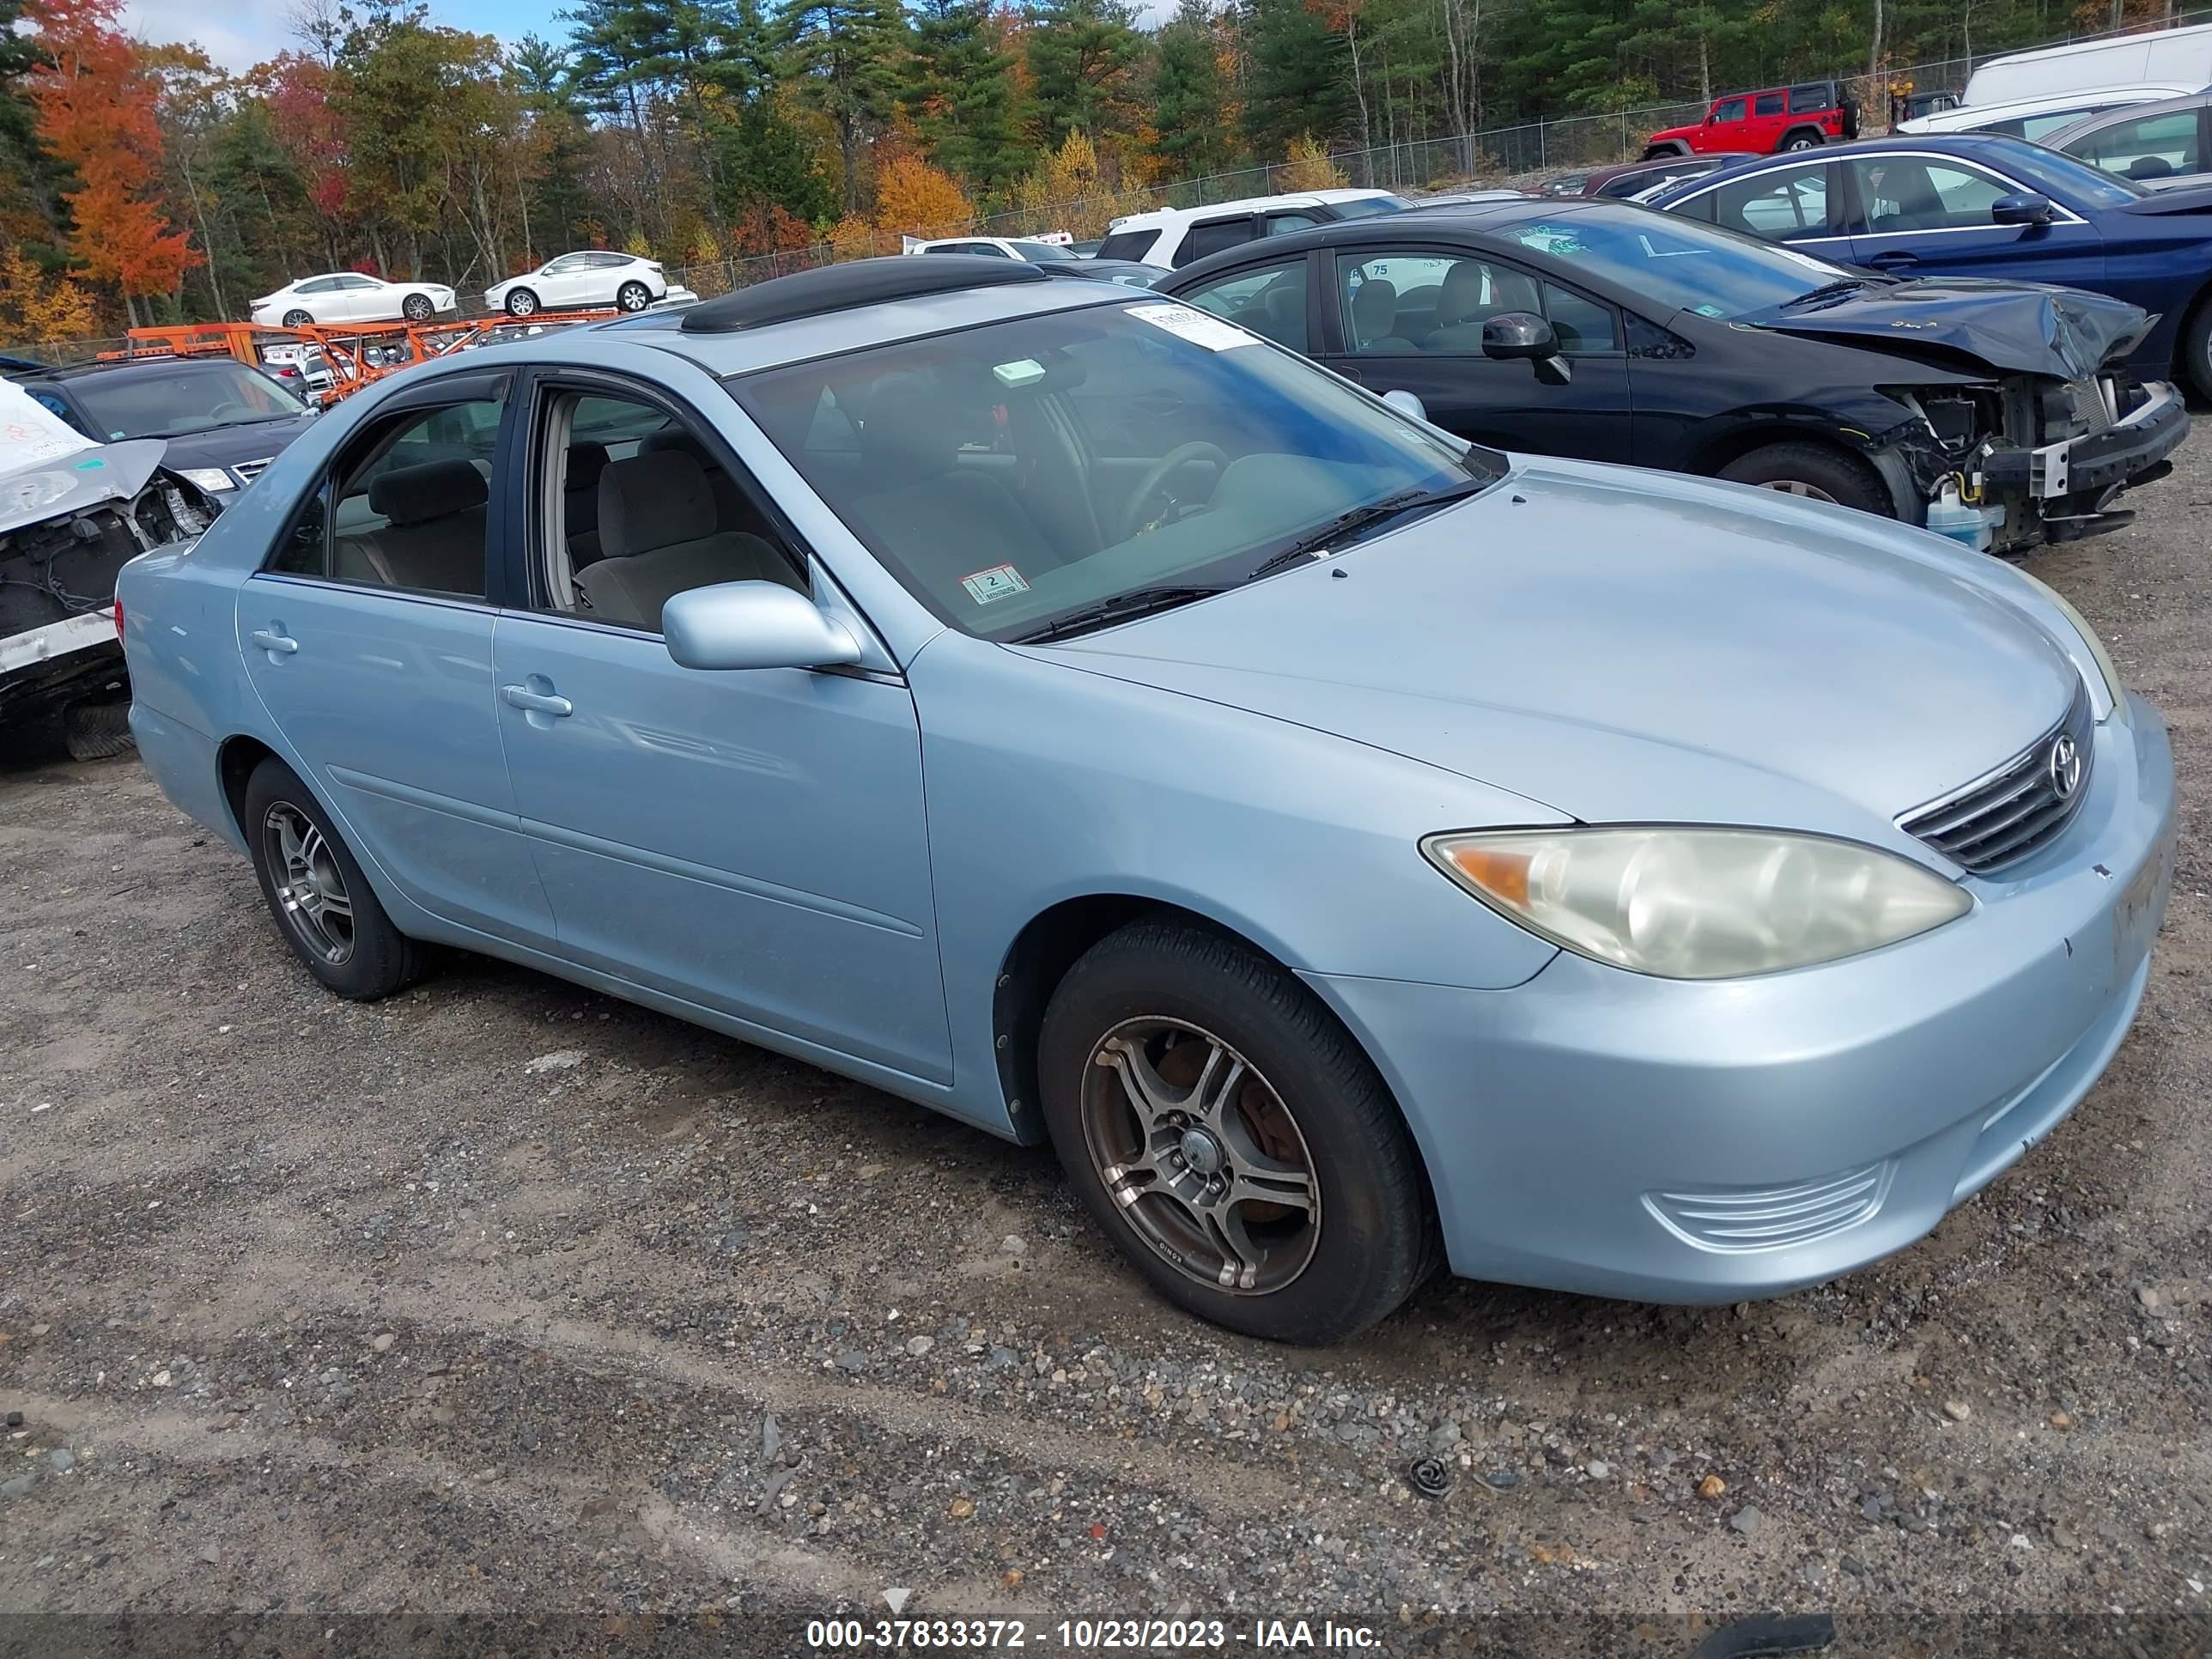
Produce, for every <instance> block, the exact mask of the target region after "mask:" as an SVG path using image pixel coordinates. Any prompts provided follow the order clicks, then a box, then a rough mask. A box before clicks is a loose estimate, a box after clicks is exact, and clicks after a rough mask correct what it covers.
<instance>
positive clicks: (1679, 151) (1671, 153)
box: [1644, 144, 1690, 161]
mask: <svg viewBox="0 0 2212 1659" xmlns="http://www.w3.org/2000/svg"><path fill="white" fill-rule="evenodd" d="M1689 153H1690V152H1689V151H1687V150H1686V149H1683V148H1682V147H1681V146H1680V144H1648V145H1646V146H1645V147H1644V160H1645V161H1672V160H1673V159H1674V157H1675V156H1677V155H1688V154H1689Z"/></svg>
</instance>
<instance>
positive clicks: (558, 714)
mask: <svg viewBox="0 0 2212 1659" xmlns="http://www.w3.org/2000/svg"><path fill="white" fill-rule="evenodd" d="M499 695H500V697H501V700H502V701H503V702H506V704H507V707H508V708H520V709H521V710H522V711H523V712H524V713H525V714H550V715H552V716H553V717H554V718H555V719H556V720H562V719H565V718H566V717H567V716H568V715H570V714H574V713H575V712H576V705H575V704H574V703H573V702H569V701H568V698H566V697H556V696H553V695H552V694H551V693H550V692H547V691H532V690H531V689H530V688H529V687H528V686H526V685H502V686H501V687H500V688H499Z"/></svg>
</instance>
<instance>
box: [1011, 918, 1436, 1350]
mask: <svg viewBox="0 0 2212 1659" xmlns="http://www.w3.org/2000/svg"><path fill="white" fill-rule="evenodd" d="M1037 1059H1038V1073H1039V1082H1040V1085H1041V1089H1042V1096H1043V1109H1044V1115H1045V1122H1046V1126H1047V1127H1048V1129H1049V1130H1050V1132H1051V1134H1052V1139H1053V1146H1054V1149H1055V1150H1056V1151H1057V1152H1059V1154H1060V1163H1061V1164H1062V1165H1063V1166H1065V1168H1066V1170H1067V1174H1068V1178H1069V1179H1070V1180H1071V1181H1072V1182H1073V1183H1074V1185H1075V1188H1076V1191H1077V1193H1078V1194H1079V1196H1080V1197H1081V1199H1082V1200H1083V1203H1084V1206H1085V1208H1086V1209H1088V1210H1089V1211H1090V1212H1091V1217H1092V1218H1093V1219H1095V1220H1096V1221H1097V1224H1098V1225H1099V1226H1100V1227H1102V1228H1103V1229H1104V1230H1105V1231H1106V1232H1107V1233H1108V1234H1109V1236H1110V1237H1112V1238H1113V1240H1114V1242H1115V1244H1116V1245H1117V1246H1118V1247H1119V1248H1120V1249H1121V1252H1122V1254H1123V1255H1126V1256H1127V1257H1128V1258H1129V1260H1130V1261H1132V1262H1133V1264H1134V1265H1135V1266H1136V1267H1137V1269H1138V1271H1139V1272H1140V1273H1143V1274H1144V1276H1145V1277H1146V1279H1148V1280H1150V1281H1151V1282H1152V1285H1153V1286H1154V1287H1155V1288H1156V1289H1158V1291H1160V1292H1161V1293H1162V1294H1163V1295H1164V1296H1166V1297H1168V1299H1169V1300H1170V1301H1172V1302H1174V1303H1176V1304H1178V1305H1180V1306H1182V1308H1184V1309H1187V1310H1189V1311H1190V1312H1192V1313H1194V1314H1197V1315H1198V1316H1200V1317H1201V1318H1205V1319H1210V1320H1212V1321H1213V1322H1216V1323H1217V1324H1220V1325H1225V1326H1227V1327H1229V1328H1231V1329H1232V1330H1237V1331H1242V1332H1244V1333H1245V1334H1248V1335H1252V1336H1259V1337H1266V1338H1269V1339H1272V1340H1277V1341H1285V1342H1303V1343H1327V1342H1335V1341H1339V1340H1342V1339H1344V1338H1346V1337H1348V1336H1351V1335H1352V1334H1355V1333H1357V1332H1358V1331H1361V1330H1364V1329H1365V1328H1367V1327H1368V1326H1370V1325H1371V1324H1373V1323H1374V1322H1376V1321H1377V1320H1379V1319H1381V1318H1382V1317H1383V1316H1385V1315H1386V1314H1388V1313H1389V1312H1390V1311H1391V1310H1394V1309H1395V1308H1396V1307H1397V1306H1398V1305H1399V1304H1401V1303H1402V1302H1403V1301H1404V1300H1405V1299H1406V1298H1407V1297H1408V1296H1410V1295H1411V1294H1412V1293H1413V1291H1414V1290H1415V1288H1416V1287H1418V1286H1419V1284H1420V1282H1421V1280H1422V1279H1424V1278H1425V1277H1426V1276H1427V1274H1428V1273H1429V1272H1430V1270H1431V1267H1432V1266H1433V1264H1434V1261H1435V1251H1434V1243H1433V1241H1434V1238H1435V1225H1434V1223H1433V1221H1432V1220H1431V1216H1430V1212H1429V1201H1428V1195H1427V1191H1426V1189H1425V1187H1424V1185H1423V1182H1422V1177H1421V1170H1420V1164H1419V1159H1418V1158H1417V1157H1416V1155H1415V1153H1414V1151H1413V1140H1412V1138H1411V1136H1410V1135H1409V1134H1408V1133H1407V1129H1406V1125H1405V1122H1404V1121H1403V1119H1401V1117H1400V1116H1399V1114H1398V1109H1397V1105H1396V1103H1395V1102H1394V1101H1393V1100H1392V1099H1391V1098H1390V1094H1389V1090H1388V1089H1387V1088H1386V1087H1385V1086H1384V1085H1383V1079H1382V1078H1381V1077H1380V1076H1379V1075H1377V1073H1376V1070H1375V1068H1374V1066H1373V1065H1372V1064H1371V1063H1370V1061H1369V1060H1368V1059H1367V1057H1366V1055H1365V1054H1362V1053H1361V1052H1360V1051H1359V1048H1358V1046H1357V1045H1356V1044H1355V1043H1354V1042H1352V1038H1351V1037H1350V1036H1349V1035H1348V1034H1347V1033H1346V1031H1345V1030H1344V1029H1343V1027H1342V1026H1340V1024H1337V1022H1336V1020H1335V1019H1334V1017H1333V1016H1332V1015H1331V1014H1330V1013H1329V1012H1328V1010H1327V1009H1326V1008H1325V1007H1323V1006H1322V1005H1321V1003H1320V1002H1319V1001H1317V1000H1316V999H1315V997H1314V995H1313V994H1312V993H1311V992H1310V991H1309V990H1307V989H1306V988H1305V987H1304V986H1303V985H1301V984H1299V983H1298V981H1297V980H1296V979H1294V978H1293V977H1292V976H1291V975H1289V974H1287V973H1285V972H1284V971H1283V969H1280V968H1279V967H1278V966H1276V965H1275V964H1274V963H1272V962H1270V961H1268V960H1267V958H1266V957H1261V956H1260V955H1259V954H1258V953H1257V952H1255V951H1252V950H1251V949H1249V947H1247V946H1246V945H1243V944H1241V943H1239V942H1237V941H1236V940H1234V939H1228V938H1225V937H1224V936H1222V935H1221V934H1218V933H1213V932H1212V931H1210V930H1208V929H1206V928H1204V927H1199V926H1196V925H1194V924H1190V923H1186V922H1180V921H1169V920H1158V921H1139V922H1133V923H1132V924H1131V925H1130V926H1128V927H1124V928H1122V929H1121V931H1120V932H1119V933H1114V934H1112V935H1111V936H1109V938H1107V939H1103V940H1102V941H1100V942H1099V943H1098V944H1097V945H1094V946H1093V947H1091V950H1090V951H1088V952H1087V953H1085V956H1084V957H1082V958H1081V960H1079V962H1077V963H1076V964H1075V966H1074V967H1073V968H1072V969H1069V970H1068V973H1067V975H1066V978H1065V979H1063V980H1062V981H1060V986H1059V988H1058V989H1057V990H1055V991H1054V994H1053V998H1052V1001H1051V1004H1050V1005H1049V1006H1048V1007H1047V1009H1046V1011H1045V1018H1044V1030H1043V1035H1042V1039H1041V1041H1040V1042H1039V1044H1038V1053H1037Z"/></svg>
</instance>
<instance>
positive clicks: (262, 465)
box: [230, 455, 276, 483]
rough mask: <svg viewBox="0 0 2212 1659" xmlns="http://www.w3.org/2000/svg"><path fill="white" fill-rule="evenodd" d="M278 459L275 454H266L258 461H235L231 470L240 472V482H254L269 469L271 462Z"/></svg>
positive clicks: (231, 465)
mask: <svg viewBox="0 0 2212 1659" xmlns="http://www.w3.org/2000/svg"><path fill="white" fill-rule="evenodd" d="M275 459H276V457H275V456H274V455H264V456H263V457H262V458H261V459H259V460H258V461H233V462H232V463H231V464H230V470H231V471H233V472H235V473H236V474H238V481H239V483H252V482H253V481H254V480H255V479H256V478H258V477H260V476H261V475H262V474H263V473H264V472H266V471H268V470H269V463H270V462H271V461H273V460H275Z"/></svg>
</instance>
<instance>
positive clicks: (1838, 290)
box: [1782, 276, 1874, 311]
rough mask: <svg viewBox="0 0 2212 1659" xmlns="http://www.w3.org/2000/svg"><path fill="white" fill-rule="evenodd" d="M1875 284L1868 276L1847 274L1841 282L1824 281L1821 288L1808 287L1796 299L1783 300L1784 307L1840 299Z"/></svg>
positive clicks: (1788, 307) (1785, 308) (1786, 308)
mask: <svg viewBox="0 0 2212 1659" xmlns="http://www.w3.org/2000/svg"><path fill="white" fill-rule="evenodd" d="M1873 286H1874V284H1873V283H1871V282H1869V280H1868V279H1867V278H1866V277H1863V276H1846V277H1844V279H1843V281H1841V282H1840V283H1822V284H1821V285H1820V287H1819V288H1815V289H1807V290H1806V291H1805V292H1804V293H1802V294H1800V295H1797V297H1796V299H1794V300H1784V301H1783V302H1782V309H1783V310H1784V311H1787V310H1789V309H1790V307H1792V306H1809V305H1812V304H1814V302H1815V301H1824V300H1840V299H1843V298H1844V296H1845V295H1852V294H1856V293H1857V292H1858V291H1859V290H1860V289H1863V288H1872V287H1873Z"/></svg>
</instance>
